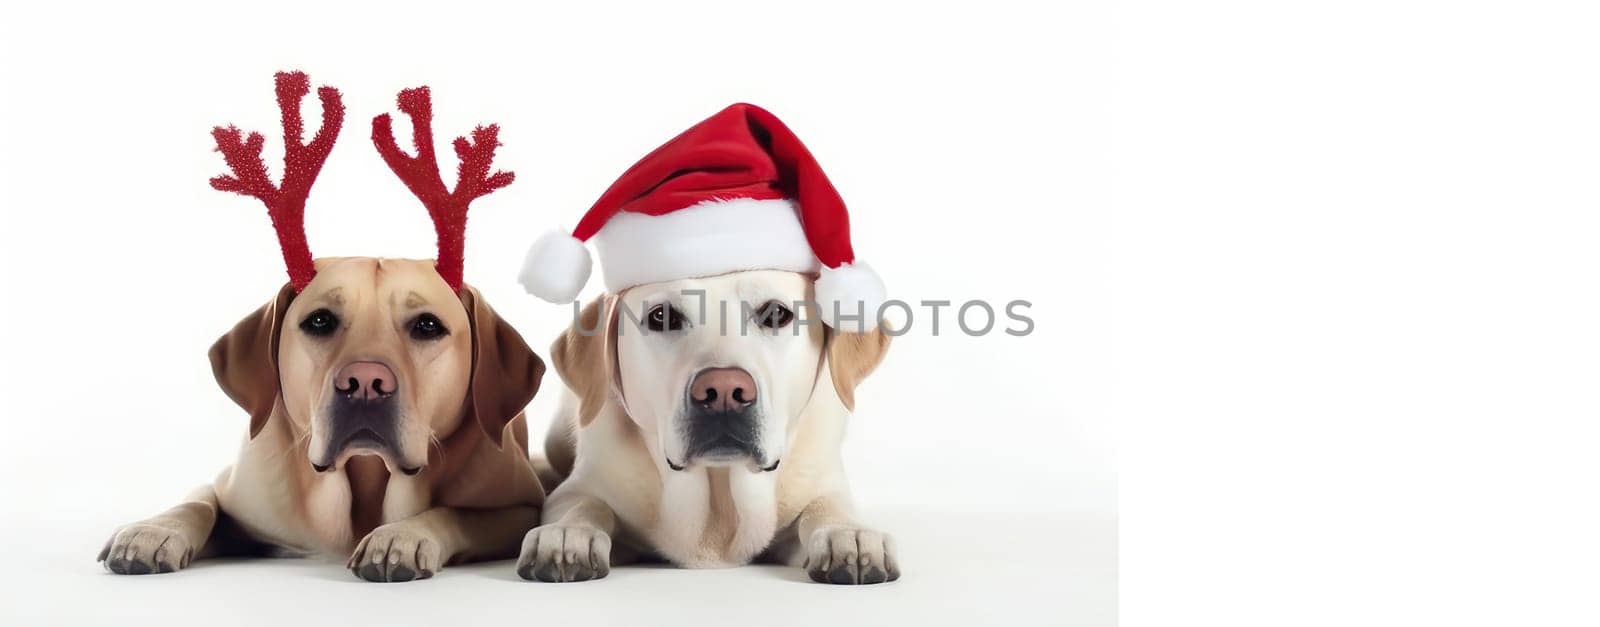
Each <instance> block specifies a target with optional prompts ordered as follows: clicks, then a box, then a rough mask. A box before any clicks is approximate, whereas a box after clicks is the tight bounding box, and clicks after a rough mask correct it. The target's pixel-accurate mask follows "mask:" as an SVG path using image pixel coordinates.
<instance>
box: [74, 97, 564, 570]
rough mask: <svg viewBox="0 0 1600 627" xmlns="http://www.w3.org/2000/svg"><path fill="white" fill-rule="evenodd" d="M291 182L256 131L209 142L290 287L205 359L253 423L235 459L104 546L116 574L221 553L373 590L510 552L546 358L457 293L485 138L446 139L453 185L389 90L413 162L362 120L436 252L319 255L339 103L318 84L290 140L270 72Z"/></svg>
mask: <svg viewBox="0 0 1600 627" xmlns="http://www.w3.org/2000/svg"><path fill="white" fill-rule="evenodd" d="M277 86H278V102H279V105H280V107H282V109H283V111H282V113H283V126H284V136H285V139H286V140H287V144H288V145H287V146H286V147H285V155H284V161H285V167H284V178H283V181H282V182H281V184H279V185H273V184H272V183H271V182H270V181H268V180H267V176H266V167H265V165H264V164H263V163H262V162H261V157H260V153H261V148H262V143H263V139H262V137H261V135H259V134H255V133H252V134H251V135H250V137H249V138H248V139H245V138H243V137H241V134H240V132H239V131H238V129H234V128H232V127H228V128H223V127H218V128H217V129H216V130H215V131H213V135H215V136H216V139H217V147H218V149H219V150H220V151H221V152H222V153H223V155H224V157H225V158H226V159H227V161H228V164H229V166H230V167H232V169H233V171H234V174H233V175H232V176H222V177H217V178H214V179H212V181H211V183H212V186H214V187H216V188H217V189H220V190H224V191H233V192H238V193H240V194H244V195H248V196H253V197H256V198H259V199H261V200H262V202H263V203H265V204H266V205H267V209H268V212H269V213H270V214H271V216H272V218H273V225H274V228H275V229H276V230H277V231H278V237H279V242H280V244H281V245H282V247H283V252H284V260H285V262H286V264H287V266H288V271H289V276H290V282H289V284H287V285H284V286H283V288H282V289H281V290H279V291H278V294H277V296H276V297H274V298H273V299H272V300H271V301H270V302H268V303H267V304H266V305H265V306H263V307H262V308H261V309H258V310H257V311H256V312H255V313H253V314H251V315H249V316H247V317H246V318H245V319H244V320H242V321H240V322H239V324H238V325H236V326H235V327H234V328H233V330H232V331H229V332H228V333H227V334H226V335H224V336H222V339H219V340H217V343H216V344H215V345H214V346H212V348H211V367H212V371H213V372H214V373H215V375H216V379H217V384H218V385H220V386H221V387H222V389H223V391H225V392H227V394H228V396H229V397H230V398H232V399H233V400H234V402H236V403H238V404H239V406H240V407H242V408H244V410H245V411H247V412H249V414H250V430H249V434H248V436H247V437H246V439H245V441H244V445H243V446H242V447H241V448H240V450H239V457H238V459H237V461H236V462H235V463H234V465H233V466H232V467H230V468H228V469H226V470H223V471H222V474H221V475H220V476H218V477H217V479H216V481H215V482H214V483H212V484H211V485H208V486H205V487H204V488H201V489H200V490H199V491H197V492H195V493H194V494H193V495H192V496H190V498H189V499H188V500H186V501H185V502H184V503H182V504H180V505H178V506H176V507H174V508H172V509H170V510H167V511H166V512H164V513H162V514H160V515H157V516H155V517H154V518H150V519H147V520H144V521H140V522H137V523H133V524H131V525H127V526H125V527H123V528H121V529H119V530H118V531H117V532H116V533H115V534H113V535H112V537H111V539H110V540H109V541H107V542H106V545H105V548H104V549H102V550H101V551H100V560H101V561H103V562H105V564H106V567H107V568H109V569H110V570H111V572H114V573H120V574H143V573H151V572H171V571H174V570H178V569H181V568H183V567H185V566H187V565H188V564H189V562H190V561H191V560H192V559H194V558H196V557H205V556H208V555H227V554H263V553H280V554H281V553H287V554H323V555H330V554H332V555H339V556H344V555H349V556H350V560H349V562H348V566H349V568H350V569H351V570H352V571H354V572H355V573H356V574H357V575H359V576H360V577H362V578H363V579H367V580H369V581H408V580H411V579H415V578H427V577H429V576H431V575H433V573H434V572H436V571H438V570H439V569H440V568H441V567H442V566H443V565H444V564H447V563H450V562H452V561H462V560H471V559H486V558H503V557H511V556H514V555H516V554H517V548H518V545H519V540H520V539H521V538H522V535H523V532H525V531H527V530H528V528H530V527H533V526H534V525H536V524H538V521H539V507H540V505H542V503H543V501H544V490H543V488H541V487H540V485H539V480H538V478H537V477H536V475H535V473H534V469H533V466H532V465H531V464H530V463H529V461H528V434H527V424H526V423H525V422H524V419H523V416H522V413H521V412H522V408H523V407H524V406H526V405H527V404H528V401H529V400H531V399H532V398H533V395H534V393H535V392H536V391H537V390H538V387H539V380H540V377H541V376H542V375H543V374H544V363H543V362H541V361H540V360H539V358H538V357H537V356H536V355H534V354H533V351H532V350H530V349H529V348H528V345H527V344H526V343H525V342H523V340H522V337H521V336H519V335H517V332H516V331H515V330H513V329H512V328H511V327H510V326H509V325H507V324H506V323H505V321H504V320H501V319H500V317H499V316H498V315H496V314H495V312H494V310H492V309H490V308H489V305H488V304H487V303H485V302H483V300H482V299H481V298H480V296H479V295H478V293H477V291H476V290H474V289H472V288H471V287H469V286H467V285H464V284H463V283H462V282H461V267H462V255H461V252H462V250H463V245H462V232H463V230H464V228H465V222H466V211H467V205H468V204H469V203H470V202H471V201H472V199H474V198H477V197H479V196H482V195H484V194H487V193H489V192H491V191H494V190H495V189H498V188H499V187H503V186H505V185H507V184H509V183H510V182H511V180H512V175H511V174H510V173H509V172H497V173H495V174H493V175H491V174H490V173H489V165H490V163H491V161H492V160H493V156H494V148H495V146H496V145H498V142H497V139H496V137H497V135H496V134H497V131H498V129H497V127H495V126H493V125H490V126H487V127H479V128H478V129H477V130H475V131H474V132H473V134H472V137H473V141H471V142H468V141H467V140H466V139H465V138H460V139H457V140H456V142H455V148H456V152H457V154H458V155H460V156H461V159H462V167H461V171H460V180H459V181H458V182H457V184H456V186H455V189H454V190H453V191H446V190H445V188H444V184H443V182H442V181H440V179H439V175H438V166H437V163H436V162H435V159H434V155H433V149H432V143H433V139H432V134H431V127H430V117H431V101H430V99H429V94H428V91H427V88H425V87H424V88H418V89H408V90H405V91H403V92H401V94H400V98H399V104H400V108H401V110H403V111H405V112H406V113H407V114H409V115H410V116H411V118H412V122H413V124H414V125H415V127H416V133H415V134H414V138H415V140H416V144H417V146H416V155H417V156H415V157H410V156H407V155H405V154H404V153H402V152H400V149H399V148H397V147H396V146H395V145H394V140H393V138H392V134H391V132H390V130H389V125H390V122H389V116H388V115H387V114H385V115H381V116H378V117H377V118H375V119H374V120H373V140H374V142H375V143H376V144H377V147H378V152H379V153H380V154H381V155H382V156H383V158H384V160H385V161H386V162H388V163H389V166H390V168H391V169H393V170H394V171H395V173H396V174H398V175H399V176H400V177H401V179H402V180H404V181H405V183H406V185H407V186H408V187H409V188H411V190H412V191H413V192H414V193H416V195H417V196H418V198H419V199H421V200H422V202H423V204H424V205H425V206H426V207H427V208H428V213H429V214H430V216H432V218H433V221H434V225H435V227H436V228H437V230H438V231H439V248H440V255H439V260H438V262H437V263H435V262H433V261H431V260H404V259H375V258H370V257H352V258H335V259H322V260H318V261H315V262H313V261H312V258H311V253H310V251H309V249H308V248H307V247H306V245H305V234H304V233H303V232H302V231H301V230H300V225H301V224H303V221H302V212H303V210H304V207H305V197H306V194H307V193H308V192H309V190H310V187H311V183H312V182H313V181H314V180H315V178H316V175H317V172H318V170H319V169H320V168H321V166H322V163H323V162H324V160H325V159H326V157H327V154H328V151H329V150H331V149H332V147H333V142H334V138H335V137H336V136H337V134H338V129H339V126H340V124H341V122H342V120H343V115H344V108H343V105H342V104H341V102H340V99H339V93H338V91H336V90H334V89H333V88H331V87H323V88H321V89H320V90H319V91H318V95H319V96H320V97H321V98H322V104H323V124H322V128H321V129H320V130H319V131H318V132H317V135H316V137H315V138H314V139H313V140H312V141H311V142H309V143H306V144H302V143H300V137H299V136H300V132H301V123H300V112H299V102H300V100H301V99H302V98H303V97H304V96H305V95H306V94H307V93H308V92H309V90H310V82H309V79H307V78H306V76H305V75H304V74H300V73H281V74H279V75H278V85H277Z"/></svg>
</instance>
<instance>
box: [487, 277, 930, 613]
mask: <svg viewBox="0 0 1600 627" xmlns="http://www.w3.org/2000/svg"><path fill="white" fill-rule="evenodd" d="M812 283H813V281H812V277H810V276H808V275H803V274H797V273H792V272H781V271H750V272H737V273H732V274H726V275H721V276H714V277H710V278H701V279H689V280H680V281H671V282H664V283H653V284H647V285H642V286H639V287H634V288H631V289H628V290H625V291H624V292H623V293H621V294H619V295H607V296H603V297H601V298H600V299H598V300H596V301H594V302H592V303H590V304H589V305H588V306H587V307H585V308H584V309H583V311H582V314H581V317H580V320H579V322H578V324H576V325H575V326H574V328H571V329H569V330H568V331H567V332H566V333H565V334H564V335H563V336H562V337H561V338H560V339H558V340H556V342H555V344H554V346H553V347H552V348H551V359H552V360H553V361H554V363H555V368H556V371H557V372H558V373H560V374H561V378H562V379H563V380H564V381H565V382H566V384H567V387H568V391H567V392H568V393H567V394H565V395H564V396H563V402H562V405H561V408H560V410H559V413H558V414H557V416H556V419H555V422H554V424H553V425H552V428H551V430H550V432H549V435H548V436H547V439H546V441H545V449H546V453H547V455H548V456H549V458H550V461H551V462H552V464H553V466H554V468H555V472H557V473H559V474H560V475H562V477H563V479H561V480H560V485H559V487H557V488H556V489H555V490H554V491H553V492H552V493H551V495H550V498H549V501H548V502H547V504H546V507H545V510H544V514H543V525H542V526H540V527H538V528H536V529H534V530H532V531H530V532H528V534H527V536H526V538H524V540H523V543H522V553H521V557H520V558H519V559H518V563H517V572H518V574H520V575H521V576H522V577H523V578H525V579H537V580H540V581H581V580H586V579H592V578H598V577H604V576H606V574H607V573H608V572H609V570H610V567H611V565H612V564H620V563H625V562H628V561H631V560H634V559H638V558H640V557H643V556H652V555H659V556H661V557H664V558H666V559H668V560H670V561H671V562H673V563H675V564H678V565H680V566H685V567H691V568H704V567H726V566H736V565H742V564H747V563H750V562H751V561H754V560H761V561H770V562H778V563H784V564H791V565H803V566H804V567H805V568H806V570H807V571H808V572H809V574H810V576H811V578H812V579H814V580H816V581H820V582H829V583H841V584H858V583H879V582H884V581H893V580H894V579H896V578H897V577H899V574H900V572H899V567H898V565H897V564H896V560H895V554H894V543H893V541H891V540H890V538H889V537H888V535H886V534H884V533H880V532H878V531H874V530H872V529H869V528H867V527H865V526H863V525H861V523H859V522H857V520H856V519H855V518H854V516H853V515H852V513H851V504H850V496H849V490H848V488H847V486H846V483H845V476H844V469H843V466H842V464H841V460H840V451H839V448H840V443H841V440H842V439H843V437H844V428H845V420H846V418H847V417H848V416H849V414H850V412H851V409H852V407H853V405H854V390H855V387H856V385H857V384H858V383H859V382H860V381H861V380H862V379H863V378H865V377H866V376H867V374H868V373H870V372H871V371H872V369H873V368H874V367H875V366H876V365H877V364H878V362H879V360H881V359H882V358H883V355H884V352H885V351H886V350H887V348H888V343H889V338H888V337H887V336H886V335H884V334H883V333H882V332H881V331H873V332H871V333H868V334H851V333H835V332H834V331H832V330H828V329H826V328H825V327H824V326H823V325H822V324H821V323H820V322H818V321H816V319H815V317H814V316H813V312H812V308H811V307H809V306H801V307H799V311H796V310H795V306H796V304H797V303H800V302H807V301H811V300H812V299H813V295H812V289H813V288H812ZM624 312H626V313H624ZM580 327H581V328H580Z"/></svg>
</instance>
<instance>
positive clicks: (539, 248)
mask: <svg viewBox="0 0 1600 627" xmlns="http://www.w3.org/2000/svg"><path fill="white" fill-rule="evenodd" d="M593 265H594V262H593V261H592V260H590V259H589V249H588V248H587V247H585V246H584V245H583V242H581V241H579V240H578V238H576V237H573V236H571V235H568V234H566V233H565V232H563V231H560V230H553V231H547V232H545V234H544V235H540V236H539V239H536V240H534V241H533V245H532V246H529V247H528V256H527V258H526V259H524V260H523V262H522V273H521V274H519V275H518V276H517V281H518V282H520V283H522V287H523V289H526V290H528V293H529V294H533V295H534V296H538V297H539V298H542V299H544V300H547V301H550V302H552V303H557V304H566V303H570V302H572V301H573V299H576V298H577V297H578V292H580V291H582V290H583V285H584V284H585V283H588V282H589V271H590V269H591V268H592V267H593Z"/></svg>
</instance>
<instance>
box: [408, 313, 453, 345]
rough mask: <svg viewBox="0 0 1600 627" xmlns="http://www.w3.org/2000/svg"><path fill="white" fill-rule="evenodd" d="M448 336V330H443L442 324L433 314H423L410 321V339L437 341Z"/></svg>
mask: <svg viewBox="0 0 1600 627" xmlns="http://www.w3.org/2000/svg"><path fill="white" fill-rule="evenodd" d="M446 335H450V330H449V329H446V328H444V323H443V322H440V321H439V318H438V317H437V316H435V315H433V314H430V313H425V314H422V315H420V316H417V319H415V320H412V321H411V339H413V340H437V339H439V338H441V337H444V336H446Z"/></svg>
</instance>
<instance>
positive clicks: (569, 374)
mask: <svg viewBox="0 0 1600 627" xmlns="http://www.w3.org/2000/svg"><path fill="white" fill-rule="evenodd" d="M611 300H612V299H611V298H610V297H608V296H605V295H601V296H600V297H598V298H595V299H594V300H593V301H591V302H590V303H589V304H588V305H585V306H584V308H583V311H581V312H579V314H578V320H577V321H576V322H574V323H573V326H570V327H567V331H566V332H565V333H562V334H561V337H558V338H556V341H555V343H554V344H551V345H550V360H551V361H554V362H555V364H556V373H557V374H560V375H561V380H562V381H565V382H566V384H567V387H568V388H571V389H572V392H573V393H574V394H577V395H578V426H580V427H584V426H588V424H589V423H590V422H593V421H594V417H595V416H597V415H599V414H600V408H601V407H604V406H605V404H606V394H607V393H608V392H609V390H610V389H611V388H612V385H613V380H612V377H611V373H612V372H613V369H614V368H615V364H614V363H613V361H614V359H615V356H616V343H615V342H613V341H611V339H610V338H611V333H612V326H613V321H614V320H615V319H616V316H615V313H614V311H613V310H614V309H615V307H611V306H608V305H609V303H610V302H611ZM580 326H581V329H582V330H581V331H580Z"/></svg>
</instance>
